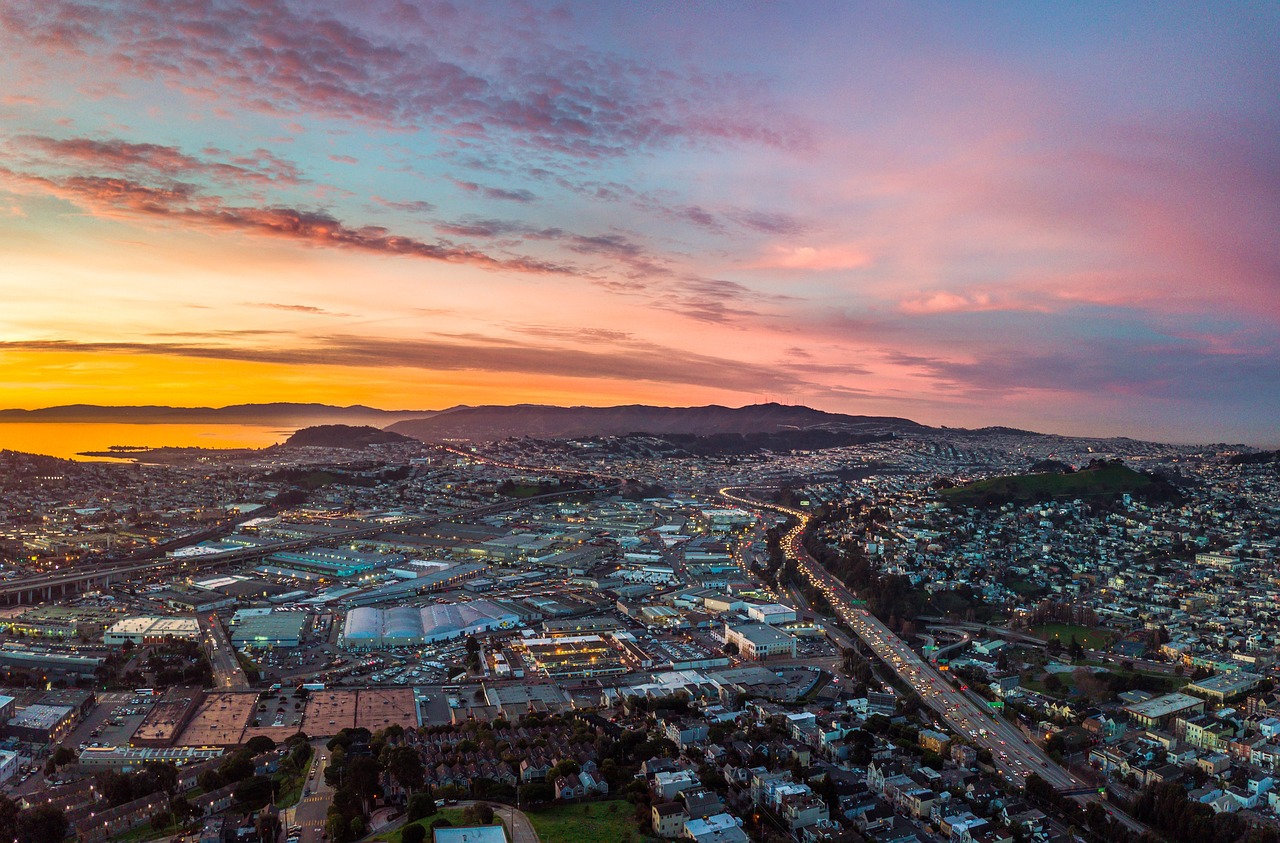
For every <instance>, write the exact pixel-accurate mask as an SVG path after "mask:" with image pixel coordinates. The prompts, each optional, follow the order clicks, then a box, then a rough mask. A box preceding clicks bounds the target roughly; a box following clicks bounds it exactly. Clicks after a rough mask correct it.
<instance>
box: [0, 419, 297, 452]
mask: <svg viewBox="0 0 1280 843" xmlns="http://www.w3.org/2000/svg"><path fill="white" fill-rule="evenodd" d="M295 429H296V428H293V427H287V428H282V427H281V426H279V425H266V424H118V423H113V424H97V423H93V422H39V423H31V422H8V423H0V450H5V449H7V450H10V451H25V452H26V453H29V454H46V455H48V456H51V457H62V458H63V459H69V460H88V459H97V458H96V457H84V456H80V452H81V451H105V450H107V449H108V448H110V447H111V446H113V445H125V446H141V447H145V448H165V447H174V448H265V447H267V446H268V445H275V444H277V443H280V442H283V441H284V440H286V439H288V438H289V436H290V435H291V434H292V433H293V432H294V430H295Z"/></svg>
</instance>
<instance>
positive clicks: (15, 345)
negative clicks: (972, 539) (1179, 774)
mask: <svg viewBox="0 0 1280 843" xmlns="http://www.w3.org/2000/svg"><path fill="white" fill-rule="evenodd" d="M0 47H2V48H3V49H0V78H3V80H4V84H3V85H0V250H2V251H0V407H27V408H32V407H43V406H50V405H56V404H68V403H81V402H83V403H101V404H138V403H146V404H170V405H183V406H192V405H213V406H219V405H224V404H230V403H242V402H255V401H322V402H326V403H333V404H351V403H363V404H369V405H372V406H378V407H384V408H392V409H405V408H411V409H429V408H438V407H444V406H449V405H453V404H458V403H470V404H475V403H500V404H508V403H517V402H539V403H555V404H592V405H608V404H620V403H660V404H669V405H691V404H706V403H720V404H729V405H735V406H736V405H741V404H747V403H756V402H760V401H766V400H773V401H779V402H784V403H803V404H808V405H810V406H814V407H819V408H822V409H826V410H832V411H842V412H852V413H874V414H893V415H902V416H907V417H910V418H913V419H916V420H918V421H921V422H926V423H931V424H949V425H962V426H969V427H972V426H981V425H989V424H1004V425H1013V426H1018V427H1025V428H1031V429H1035V430H1043V431H1053V432H1062V433H1078V434H1096V435H1114V434H1123V435H1130V436H1136V437H1143V438H1156V439H1164V440H1170V441H1211V442H1218V441H1231V442H1236V441H1240V442H1247V443H1252V444H1261V445H1268V444H1270V445H1273V446H1274V445H1275V444H1277V440H1280V433H1277V430H1278V429H1280V422H1278V420H1280V5H1278V4H1276V3H1274V2H1259V3H1254V4H1245V3H1199V4H1186V5H1183V4H1178V3H1169V2H1159V3H1151V4H1142V3H1129V2H1126V3H1107V4H1092V3H1062V2H1052V3H1040V4H1037V3H1026V2H1017V3H1008V4H997V3H886V4H857V3H849V2H832V3H824V2H808V1H807V0H806V2H796V3H728V2H725V3H698V4H685V3H675V2H670V3H668V2H643V3H639V2H584V3H568V4H541V3H518V4H488V3H474V2H465V3H457V4H450V3H427V2H412V3H410V2H402V3H398V2H392V1H391V0H388V2H378V3H338V2H330V3H293V2H275V0H249V1H248V2H241V3H217V2H205V1H204V0H153V2H128V0H112V1H111V2H101V3H95V2H77V3H69V2H68V3H63V2H57V1H56V0H5V2H3V3H0Z"/></svg>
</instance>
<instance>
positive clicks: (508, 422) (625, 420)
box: [387, 404, 931, 442]
mask: <svg viewBox="0 0 1280 843" xmlns="http://www.w3.org/2000/svg"><path fill="white" fill-rule="evenodd" d="M387 429H388V430H392V431H395V432H396V433H403V434H405V435H406V436H412V437H413V438H415V439H420V440H422V441H424V442H436V441H440V440H443V439H470V440H473V441H478V442H483V441H492V440H495V439H505V438H508V437H522V436H530V437H535V438H540V439H570V438H575V437H582V436H625V435H627V434H629V433H649V434H655V435H664V434H686V435H693V436H715V435H721V434H738V435H740V436H745V435H749V434H759V433H780V432H784V431H816V430H825V431H830V432H839V433H860V434H884V433H903V432H911V431H925V430H930V429H931V428H927V427H925V426H924V425H921V424H918V423H917V422H913V421H911V420H909V419H900V418H893V417H890V416H848V415H843V414H841V413H827V412H823V411H822V410H813V409H810V408H809V407H800V406H787V405H783V404H753V405H750V406H747V407H738V408H732V407H721V406H719V405H715V404H712V405H710V406H706V407H650V406H645V405H641V404H631V405H626V406H621V407H552V406H546V405H541V404H517V405H515V406H511V407H501V406H483V407H459V408H454V409H450V410H444V411H442V412H440V413H437V414H435V415H433V416H431V417H429V418H419V419H412V420H409V421H401V422H396V423H395V424H392V425H391V426H390V427H388V428H387Z"/></svg>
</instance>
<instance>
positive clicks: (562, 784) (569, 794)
mask: <svg viewBox="0 0 1280 843" xmlns="http://www.w3.org/2000/svg"><path fill="white" fill-rule="evenodd" d="M555 788H556V799H563V800H565V801H568V800H572V799H579V798H581V797H582V785H581V784H579V782H578V777H577V776H560V777H559V778H557V779H556V782H555Z"/></svg>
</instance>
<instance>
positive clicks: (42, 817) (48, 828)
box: [17, 805, 69, 843]
mask: <svg viewBox="0 0 1280 843" xmlns="http://www.w3.org/2000/svg"><path fill="white" fill-rule="evenodd" d="M68 826H69V823H68V822H67V815H66V814H64V813H63V812H62V809H61V808H59V807H57V806H56V805H40V806H38V807H35V808H28V809H27V810H25V811H23V812H21V813H20V814H19V815H18V820H17V837H18V839H19V840H22V841H23V843H62V839H63V838H64V837H66V836H67V828H68Z"/></svg>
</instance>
